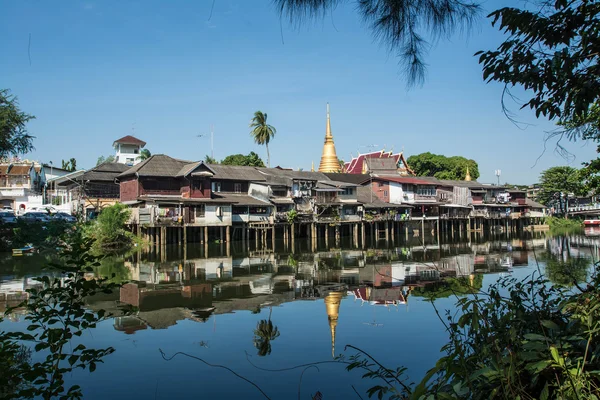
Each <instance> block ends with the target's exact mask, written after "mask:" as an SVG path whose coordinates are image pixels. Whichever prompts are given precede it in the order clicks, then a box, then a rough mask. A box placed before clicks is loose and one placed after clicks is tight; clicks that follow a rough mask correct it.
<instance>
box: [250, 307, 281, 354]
mask: <svg viewBox="0 0 600 400" xmlns="http://www.w3.org/2000/svg"><path fill="white" fill-rule="evenodd" d="M272 311H273V308H271V309H270V311H269V319H268V320H266V319H263V320H261V321H260V322H259V323H258V324H256V329H255V330H254V347H256V349H257V350H258V355H259V356H261V357H264V356H266V355H269V354H271V341H273V340H275V339H277V338H278V337H279V334H280V333H279V329H277V327H276V326H273V323H272V322H271V312H272Z"/></svg>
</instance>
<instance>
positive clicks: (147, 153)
mask: <svg viewBox="0 0 600 400" xmlns="http://www.w3.org/2000/svg"><path fill="white" fill-rule="evenodd" d="M150 157H152V153H150V150H148V149H142V151H140V155H139V156H138V159H139V160H140V161H144V160H147V159H149V158H150Z"/></svg>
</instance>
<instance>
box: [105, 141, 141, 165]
mask: <svg viewBox="0 0 600 400" xmlns="http://www.w3.org/2000/svg"><path fill="white" fill-rule="evenodd" d="M145 145H146V142H144V141H143V140H140V139H138V138H136V137H133V136H131V135H127V136H124V137H122V138H121V139H119V140H115V142H114V143H113V147H114V148H115V151H116V154H115V162H118V163H121V164H127V165H135V164H137V163H139V162H140V161H142V160H141V159H140V153H141V151H142V148H143V147H144V146H145Z"/></svg>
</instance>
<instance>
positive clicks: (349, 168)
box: [344, 150, 400, 174]
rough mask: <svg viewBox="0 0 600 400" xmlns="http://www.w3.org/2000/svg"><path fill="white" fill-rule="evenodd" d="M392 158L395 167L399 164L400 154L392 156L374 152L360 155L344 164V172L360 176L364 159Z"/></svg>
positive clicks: (388, 153)
mask: <svg viewBox="0 0 600 400" xmlns="http://www.w3.org/2000/svg"><path fill="white" fill-rule="evenodd" d="M367 157H368V158H393V159H394V160H395V161H396V165H397V164H398V163H399V162H400V154H399V153H398V154H392V152H384V151H382V150H380V151H374V152H372V153H367V154H361V155H359V156H358V157H355V158H353V159H352V160H351V161H350V162H347V163H346V164H344V172H346V173H348V174H362V172H363V171H362V168H363V162H364V160H365V158H367Z"/></svg>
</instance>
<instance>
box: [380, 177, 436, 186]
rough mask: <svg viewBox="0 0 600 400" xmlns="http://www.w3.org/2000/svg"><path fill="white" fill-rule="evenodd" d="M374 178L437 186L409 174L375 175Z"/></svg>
mask: <svg viewBox="0 0 600 400" xmlns="http://www.w3.org/2000/svg"><path fill="white" fill-rule="evenodd" d="M373 180H381V181H389V182H397V183H411V184H413V185H431V186H436V184H435V183H433V182H429V181H425V180H422V179H419V178H412V177H407V176H374V177H373Z"/></svg>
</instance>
